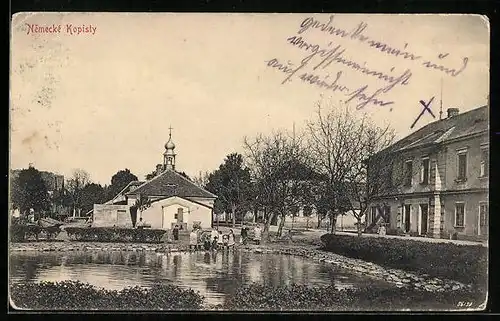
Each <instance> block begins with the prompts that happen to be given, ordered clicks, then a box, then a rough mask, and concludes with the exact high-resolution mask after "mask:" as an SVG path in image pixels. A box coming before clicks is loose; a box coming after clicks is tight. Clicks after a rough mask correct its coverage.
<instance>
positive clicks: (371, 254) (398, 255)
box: [321, 234, 488, 286]
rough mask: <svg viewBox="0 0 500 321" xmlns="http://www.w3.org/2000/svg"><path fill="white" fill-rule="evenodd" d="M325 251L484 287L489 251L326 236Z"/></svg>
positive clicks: (431, 244)
mask: <svg viewBox="0 0 500 321" xmlns="http://www.w3.org/2000/svg"><path fill="white" fill-rule="evenodd" d="M321 241H322V243H323V249H324V250H326V251H329V252H333V253H336V254H340V255H344V256H347V257H351V258H356V259H361V260H365V261H369V262H373V263H376V264H379V265H382V266H386V267H390V268H396V269H402V270H408V271H415V272H418V273H421V274H428V275H430V276H432V277H441V278H448V279H453V280H456V281H460V282H463V283H466V284H473V285H478V286H484V285H485V284H486V280H487V268H488V249H487V248H486V247H484V246H482V245H457V244H451V243H430V242H421V241H413V240H400V239H388V238H375V237H357V236H349V235H334V234H324V235H322V236H321Z"/></svg>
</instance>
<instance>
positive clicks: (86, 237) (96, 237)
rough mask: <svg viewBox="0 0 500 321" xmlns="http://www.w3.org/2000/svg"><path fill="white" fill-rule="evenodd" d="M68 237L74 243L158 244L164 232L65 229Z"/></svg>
mask: <svg viewBox="0 0 500 321" xmlns="http://www.w3.org/2000/svg"><path fill="white" fill-rule="evenodd" d="M65 230H66V233H68V237H69V238H70V239H71V240H75V241H92V242H141V243H159V242H161V239H162V237H163V235H165V233H166V231H165V230H159V229H133V228H117V227H67V228H65Z"/></svg>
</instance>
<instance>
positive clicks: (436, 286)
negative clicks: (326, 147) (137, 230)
mask: <svg viewBox="0 0 500 321" xmlns="http://www.w3.org/2000/svg"><path fill="white" fill-rule="evenodd" d="M237 248H241V249H242V250H243V251H246V252H253V253H256V254H259V253H275V254H284V255H295V256H301V257H305V258H308V259H311V260H315V261H318V262H325V263H328V264H333V265H335V266H337V267H339V268H342V269H348V270H350V271H352V272H354V273H356V274H360V275H368V276H370V277H373V278H377V279H380V280H384V281H387V282H390V283H393V284H395V285H396V286H397V287H399V288H408V289H411V288H414V289H419V290H424V291H427V292H449V291H456V290H467V289H470V288H471V286H470V285H466V284H463V283H460V282H457V281H454V280H448V279H440V278H432V277H430V276H428V275H425V274H423V275H419V274H416V273H413V272H409V271H403V270H398V269H390V268H385V267H382V266H380V265H377V264H374V263H371V262H366V261H363V260H359V259H353V258H348V257H344V256H341V255H338V254H334V253H331V252H326V251H323V250H320V249H318V247H317V246H312V245H293V244H280V243H270V244H266V245H260V246H256V245H247V246H239V247H237ZM188 250H189V248H188V245H187V244H183V243H173V244H168V243H161V244H132V243H130V244H126V243H98V242H26V243H11V244H10V251H12V252H31V251H36V252H52V251H57V252H71V251H117V252H125V251H131V252H132V251H133V252H142V251H146V252H157V253H176V252H181V251H188Z"/></svg>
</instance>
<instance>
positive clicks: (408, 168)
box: [404, 161, 413, 186]
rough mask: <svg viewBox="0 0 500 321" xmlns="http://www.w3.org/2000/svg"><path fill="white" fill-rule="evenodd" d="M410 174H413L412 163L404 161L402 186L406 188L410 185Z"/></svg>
mask: <svg viewBox="0 0 500 321" xmlns="http://www.w3.org/2000/svg"><path fill="white" fill-rule="evenodd" d="M412 173H413V162H412V161H406V163H405V171H404V175H405V176H404V177H405V178H404V184H405V185H406V186H411V183H412V176H413V175H412Z"/></svg>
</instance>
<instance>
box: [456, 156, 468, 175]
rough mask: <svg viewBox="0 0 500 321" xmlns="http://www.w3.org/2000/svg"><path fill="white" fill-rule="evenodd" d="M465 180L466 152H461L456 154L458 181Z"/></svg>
mask: <svg viewBox="0 0 500 321" xmlns="http://www.w3.org/2000/svg"><path fill="white" fill-rule="evenodd" d="M466 179H467V152H466V151H461V152H459V153H458V180H460V181H465V180H466Z"/></svg>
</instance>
